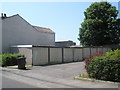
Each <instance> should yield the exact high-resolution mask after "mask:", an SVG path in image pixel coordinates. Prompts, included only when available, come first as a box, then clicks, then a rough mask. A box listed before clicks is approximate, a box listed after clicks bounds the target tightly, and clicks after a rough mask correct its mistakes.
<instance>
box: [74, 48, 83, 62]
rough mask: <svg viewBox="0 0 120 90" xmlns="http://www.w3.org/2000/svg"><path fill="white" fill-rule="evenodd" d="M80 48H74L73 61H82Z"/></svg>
mask: <svg viewBox="0 0 120 90" xmlns="http://www.w3.org/2000/svg"><path fill="white" fill-rule="evenodd" d="M82 55H83V54H82V48H74V61H82V59H83V56H82Z"/></svg>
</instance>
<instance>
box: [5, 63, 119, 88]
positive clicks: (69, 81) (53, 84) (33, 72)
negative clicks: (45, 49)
mask: <svg viewBox="0 0 120 90" xmlns="http://www.w3.org/2000/svg"><path fill="white" fill-rule="evenodd" d="M81 73H85V69H84V62H75V63H66V64H57V65H49V66H33V67H31V68H30V70H18V69H6V68H4V69H3V74H4V76H5V77H7V78H10V79H14V80H16V81H19V82H23V83H26V84H29V85H32V86H35V87H40V88H116V87H118V85H117V84H111V83H103V82H90V81H83V80H74V76H76V75H79V74H81Z"/></svg>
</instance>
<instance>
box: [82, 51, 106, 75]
mask: <svg viewBox="0 0 120 90" xmlns="http://www.w3.org/2000/svg"><path fill="white" fill-rule="evenodd" d="M97 56H104V54H103V53H102V52H99V53H95V54H93V55H90V56H87V57H85V59H84V62H85V69H86V71H87V73H89V70H88V65H89V64H90V63H91V61H92V59H93V58H94V57H97Z"/></svg>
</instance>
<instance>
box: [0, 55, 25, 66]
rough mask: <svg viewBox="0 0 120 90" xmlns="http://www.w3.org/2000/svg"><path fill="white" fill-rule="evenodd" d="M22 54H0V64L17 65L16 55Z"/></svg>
mask: <svg viewBox="0 0 120 90" xmlns="http://www.w3.org/2000/svg"><path fill="white" fill-rule="evenodd" d="M20 56H23V55H21V54H9V53H5V54H1V55H0V66H2V67H4V66H13V65H17V57H20Z"/></svg>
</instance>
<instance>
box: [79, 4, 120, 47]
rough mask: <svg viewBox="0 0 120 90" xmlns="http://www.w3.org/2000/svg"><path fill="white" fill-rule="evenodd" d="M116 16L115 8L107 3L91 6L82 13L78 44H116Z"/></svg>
mask: <svg viewBox="0 0 120 90" xmlns="http://www.w3.org/2000/svg"><path fill="white" fill-rule="evenodd" d="M117 14H118V11H117V10H116V7H115V6H112V5H111V4H110V3H108V2H95V3H93V4H91V5H90V6H89V7H88V8H87V9H86V11H85V12H84V15H85V19H84V21H83V22H82V24H81V27H80V29H79V38H78V40H79V41H80V43H81V44H82V45H88V46H101V45H110V44H118V43H119V42H118V41H117V40H118V39H119V37H118V31H120V28H116V27H117V25H116V24H115V23H116V22H117V19H116V18H117Z"/></svg>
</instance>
